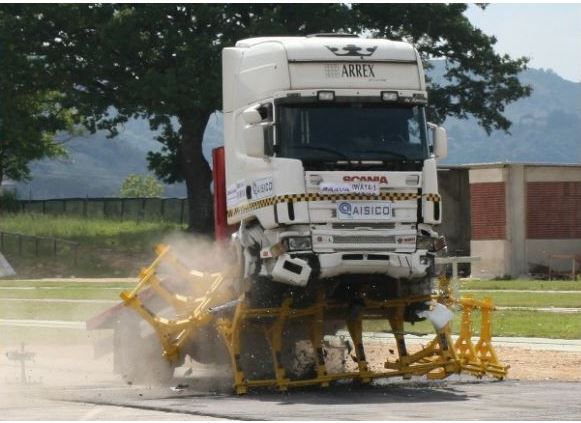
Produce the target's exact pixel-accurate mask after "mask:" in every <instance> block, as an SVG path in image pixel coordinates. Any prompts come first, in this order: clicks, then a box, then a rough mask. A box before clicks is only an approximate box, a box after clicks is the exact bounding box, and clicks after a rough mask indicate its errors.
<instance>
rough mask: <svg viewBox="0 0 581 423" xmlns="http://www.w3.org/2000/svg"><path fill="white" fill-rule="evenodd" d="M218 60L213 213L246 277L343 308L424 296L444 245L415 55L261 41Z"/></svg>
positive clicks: (439, 154)
mask: <svg viewBox="0 0 581 423" xmlns="http://www.w3.org/2000/svg"><path fill="white" fill-rule="evenodd" d="M222 60H223V106H224V139H225V173H226V181H225V184H226V196H225V197H226V199H225V201H226V205H225V208H226V210H227V222H228V224H229V225H239V229H238V233H237V239H238V242H239V243H240V246H241V251H242V252H243V254H242V256H243V260H242V261H243V269H244V270H243V272H244V277H245V280H247V281H251V282H250V284H251V286H253V284H254V285H256V284H260V285H261V286H262V287H265V286H269V288H268V289H267V290H268V291H269V292H272V290H277V289H278V290H284V289H285V287H286V289H287V290H288V289H289V286H294V287H295V288H292V289H291V291H292V292H297V288H296V287H304V289H305V290H306V291H308V290H309V288H312V287H315V286H321V285H323V286H324V287H325V288H326V289H327V291H328V292H329V293H331V296H333V295H335V296H339V297H342V296H345V295H348V296H349V297H351V298H353V297H357V296H363V297H366V296H367V297H374V298H379V299H381V298H394V297H398V296H402V297H403V296H406V295H413V294H415V293H417V294H420V293H422V294H424V293H426V291H427V290H429V287H430V279H431V277H432V276H433V269H434V260H433V259H434V255H435V253H436V251H437V250H439V249H441V248H442V247H443V245H442V239H441V238H440V237H439V236H438V234H437V233H436V231H435V230H434V225H437V224H438V223H440V221H441V217H442V203H441V198H440V195H439V194H438V181H437V171H436V160H437V159H441V158H444V157H445V156H446V153H447V137H446V132H445V130H444V129H443V128H440V127H437V126H435V125H432V124H429V123H427V122H426V117H425V106H426V103H427V92H426V85H425V78H424V71H423V67H422V62H421V59H420V56H419V54H418V52H417V50H416V49H415V48H414V47H413V46H412V45H410V44H407V43H404V42H397V41H390V40H385V39H362V38H357V37H354V36H345V35H334V34H321V35H314V36H307V37H262V38H250V39H245V40H241V41H239V42H237V43H236V46H235V47H232V48H225V49H224V50H223V56H222ZM261 289H264V288H261Z"/></svg>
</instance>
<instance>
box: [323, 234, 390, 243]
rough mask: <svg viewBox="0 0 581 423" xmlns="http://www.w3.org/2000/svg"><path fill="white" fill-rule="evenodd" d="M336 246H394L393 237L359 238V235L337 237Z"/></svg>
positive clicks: (334, 239)
mask: <svg viewBox="0 0 581 423" xmlns="http://www.w3.org/2000/svg"><path fill="white" fill-rule="evenodd" d="M333 243H334V244H394V243H395V237H393V236H359V235H336V236H334V237H333Z"/></svg>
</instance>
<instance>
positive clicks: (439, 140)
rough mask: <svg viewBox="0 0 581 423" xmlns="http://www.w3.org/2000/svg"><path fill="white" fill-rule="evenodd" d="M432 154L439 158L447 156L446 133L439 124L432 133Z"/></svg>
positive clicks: (442, 158)
mask: <svg viewBox="0 0 581 423" xmlns="http://www.w3.org/2000/svg"><path fill="white" fill-rule="evenodd" d="M434 154H435V155H436V158H437V159H440V160H444V159H445V158H446V157H448V134H446V130H445V129H444V128H442V127H441V126H438V127H437V128H436V133H435V134H434Z"/></svg>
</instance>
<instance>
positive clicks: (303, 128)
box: [277, 102, 428, 161]
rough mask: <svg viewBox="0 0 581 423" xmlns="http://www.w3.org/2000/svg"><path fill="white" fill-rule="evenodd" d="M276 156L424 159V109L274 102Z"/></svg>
mask: <svg viewBox="0 0 581 423" xmlns="http://www.w3.org/2000/svg"><path fill="white" fill-rule="evenodd" d="M277 121H278V125H277V138H278V139H277V145H278V154H277V155H278V156H282V157H289V158H297V159H301V160H325V161H327V160H353V161H357V160H382V161H392V160H398V161H401V160H424V159H425V158H427V156H428V148H427V143H426V123H425V117H424V109H423V107H421V106H417V105H402V104H383V103H361V102H359V103H357V102H343V103H342V102H334V103H302V104H292V103H290V104H284V103H283V104H279V105H278V106H277Z"/></svg>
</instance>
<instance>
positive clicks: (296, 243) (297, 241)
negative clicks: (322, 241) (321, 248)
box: [287, 236, 312, 251]
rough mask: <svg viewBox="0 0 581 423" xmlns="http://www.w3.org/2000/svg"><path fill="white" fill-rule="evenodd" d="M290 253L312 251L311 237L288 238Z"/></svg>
mask: <svg viewBox="0 0 581 423" xmlns="http://www.w3.org/2000/svg"><path fill="white" fill-rule="evenodd" d="M287 245H288V249H289V251H298V250H310V249H311V248H312V244H311V237H307V236H296V237H290V238H287Z"/></svg>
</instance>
